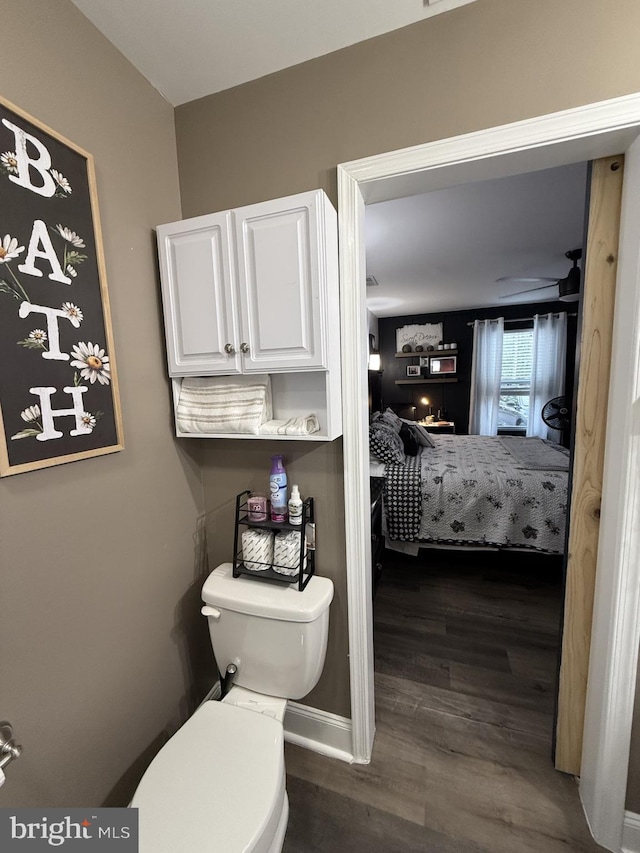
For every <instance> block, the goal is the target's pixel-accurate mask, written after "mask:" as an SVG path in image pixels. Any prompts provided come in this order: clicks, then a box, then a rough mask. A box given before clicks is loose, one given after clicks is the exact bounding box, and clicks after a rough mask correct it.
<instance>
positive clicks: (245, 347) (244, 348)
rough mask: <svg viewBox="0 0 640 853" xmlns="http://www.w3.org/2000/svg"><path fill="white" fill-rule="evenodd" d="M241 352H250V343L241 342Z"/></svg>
mask: <svg viewBox="0 0 640 853" xmlns="http://www.w3.org/2000/svg"><path fill="white" fill-rule="evenodd" d="M240 352H249V344H245V343H241V344H240Z"/></svg>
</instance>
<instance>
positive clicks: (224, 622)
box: [202, 563, 333, 699]
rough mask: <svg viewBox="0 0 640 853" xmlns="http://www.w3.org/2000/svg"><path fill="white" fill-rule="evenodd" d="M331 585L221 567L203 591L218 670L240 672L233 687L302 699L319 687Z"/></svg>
mask: <svg viewBox="0 0 640 853" xmlns="http://www.w3.org/2000/svg"><path fill="white" fill-rule="evenodd" d="M332 598H333V583H332V582H331V581H330V580H329V578H321V577H318V576H317V575H314V576H313V577H312V578H311V579H310V580H309V582H308V584H307V586H306V587H305V589H304V590H302V592H300V591H299V590H298V588H297V586H296V585H295V584H279V583H277V582H271V583H268V582H266V581H259V580H252V579H251V578H249V577H247V576H244V575H243V576H241V577H239V578H234V577H233V567H232V565H231V563H223V564H222V565H221V566H218V568H217V569H215V570H214V571H213V572H212V573H211V574H210V575H209V577H208V578H207V580H206V582H205V584H204V587H203V588H202V600H203V601H204V603H205V607H203V613H205V615H206V616H207V622H208V623H209V633H210V635H211V644H212V645H213V653H214V655H215V659H216V663H217V665H218V669H219V670H220V671H221V672H225V670H226V668H227V666H228V665H229V664H230V663H234V664H235V665H236V666H237V667H238V672H237V675H236V676H235V678H234V681H233V683H234V684H238V685H240V686H241V687H245V688H246V689H247V690H253V691H255V692H256V693H263V694H265V695H266V696H278V697H281V698H283V699H302V697H303V696H306V695H307V693H309V692H310V691H311V690H312V689H313V688H314V687H315V685H316V684H317V683H318V679H319V678H320V674H321V672H322V667H323V666H324V658H325V653H326V650H327V635H328V630H329V605H330V604H331V600H332Z"/></svg>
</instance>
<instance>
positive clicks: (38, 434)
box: [0, 100, 123, 476]
mask: <svg viewBox="0 0 640 853" xmlns="http://www.w3.org/2000/svg"><path fill="white" fill-rule="evenodd" d="M0 439H1V440H0V476H6V475H8V474H18V473H21V472H23V471H32V470H34V469H36V468H44V467H48V466H51V465H59V464H61V463H63V462H72V461H74V460H76V459H86V458H87V457H91V456H97V455H100V454H104V453H113V452H115V451H117V450H121V449H122V448H123V443H122V426H121V416H120V401H119V397H118V387H117V380H116V373H115V364H114V358H113V341H112V335H111V320H110V315H109V301H108V296H107V287H106V277H105V271H104V257H103V250H102V240H101V234H100V220H99V216H98V207H97V200H96V192H95V176H94V169H93V159H92V157H91V155H90V154H87V153H86V152H84V151H82V149H80V148H78V147H77V146H76V145H74V144H73V143H71V142H69V141H68V140H66V139H65V138H64V137H62V136H60V135H58V134H57V133H55V132H54V131H52V130H50V129H48V128H46V127H44V126H43V125H41V124H40V123H39V122H37V121H36V120H35V119H33V118H31V117H30V116H28V115H27V114H26V113H24V112H22V111H21V110H20V109H18V108H17V107H15V106H13V105H11V104H8V103H7V102H6V101H3V100H0Z"/></svg>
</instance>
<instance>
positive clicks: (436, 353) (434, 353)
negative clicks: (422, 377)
mask: <svg viewBox="0 0 640 853" xmlns="http://www.w3.org/2000/svg"><path fill="white" fill-rule="evenodd" d="M425 355H428V356H429V358H442V357H443V356H447V355H458V350H457V349H432V350H429V351H428V352H427V351H426V350H425V351H424V352H397V353H396V358H418V356H425Z"/></svg>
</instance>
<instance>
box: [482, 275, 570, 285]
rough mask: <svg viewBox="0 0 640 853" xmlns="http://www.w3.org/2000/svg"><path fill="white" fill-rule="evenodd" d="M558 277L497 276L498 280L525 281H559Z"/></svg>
mask: <svg viewBox="0 0 640 853" xmlns="http://www.w3.org/2000/svg"><path fill="white" fill-rule="evenodd" d="M557 280H558V279H557V278H550V277H549V276H540V275H535V276H526V275H525V276H523V275H503V276H502V278H497V279H496V282H500V281H523V282H525V283H529V282H531V283H533V282H534V281H554V282H555V281H557Z"/></svg>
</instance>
